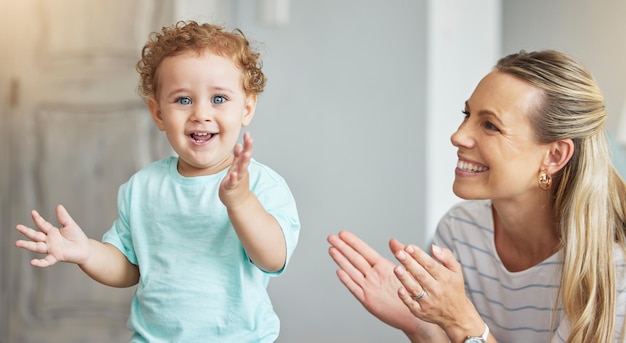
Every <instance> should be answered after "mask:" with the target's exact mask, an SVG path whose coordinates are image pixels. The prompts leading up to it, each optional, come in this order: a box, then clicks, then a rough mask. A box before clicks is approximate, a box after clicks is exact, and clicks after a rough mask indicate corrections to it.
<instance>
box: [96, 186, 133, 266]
mask: <svg viewBox="0 0 626 343" xmlns="http://www.w3.org/2000/svg"><path fill="white" fill-rule="evenodd" d="M129 189H130V184H129V183H125V184H123V185H122V186H120V188H119V190H118V193H117V211H118V218H117V219H116V220H115V221H114V222H113V226H112V227H111V228H110V229H109V231H107V232H106V233H105V234H104V235H103V237H102V242H103V243H109V244H111V245H113V246H114V247H116V248H117V249H118V250H119V251H121V252H122V254H124V256H126V258H127V259H128V261H129V262H130V263H132V264H135V265H137V264H138V262H137V256H136V255H135V250H134V249H133V244H132V235H131V231H130V225H129V220H128V213H129V211H130V206H129V204H130V190H129Z"/></svg>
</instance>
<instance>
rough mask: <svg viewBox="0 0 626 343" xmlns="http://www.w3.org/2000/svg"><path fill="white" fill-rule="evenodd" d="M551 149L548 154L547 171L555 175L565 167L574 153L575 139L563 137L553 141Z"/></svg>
mask: <svg viewBox="0 0 626 343" xmlns="http://www.w3.org/2000/svg"><path fill="white" fill-rule="evenodd" d="M549 149H550V150H548V152H547V156H546V172H547V173H548V174H549V175H553V174H556V173H557V172H558V171H560V170H561V169H563V167H565V165H567V162H569V160H570V159H571V158H572V156H573V155H574V141H572V140H571V139H562V140H560V141H556V142H553V143H551V144H550V145H549Z"/></svg>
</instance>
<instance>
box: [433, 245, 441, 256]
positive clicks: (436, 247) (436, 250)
mask: <svg viewBox="0 0 626 343" xmlns="http://www.w3.org/2000/svg"><path fill="white" fill-rule="evenodd" d="M440 252H441V248H440V247H439V246H438V245H434V244H433V253H435V254H439V253H440Z"/></svg>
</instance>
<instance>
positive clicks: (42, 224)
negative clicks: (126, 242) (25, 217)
mask: <svg viewBox="0 0 626 343" xmlns="http://www.w3.org/2000/svg"><path fill="white" fill-rule="evenodd" d="M56 212H57V218H58V220H59V223H60V224H61V225H62V227H61V228H60V229H59V228H56V227H54V226H53V225H52V224H50V223H49V222H48V221H46V220H45V219H44V218H43V217H42V216H41V215H40V214H39V213H38V212H37V211H32V217H33V221H34V222H35V225H37V228H39V230H40V231H37V230H35V229H32V228H30V227H27V226H24V225H21V224H20V225H17V227H16V229H17V231H19V232H21V233H22V234H23V235H24V236H26V237H28V238H29V239H30V241H29V240H18V241H17V242H15V245H16V246H17V247H19V248H22V249H25V250H29V251H32V252H37V253H40V254H45V255H46V256H45V257H44V258H41V259H33V260H32V261H31V262H30V263H31V265H33V266H35V267H49V266H52V265H54V264H56V263H57V262H68V263H75V264H77V265H78V266H79V267H80V268H81V269H82V270H83V271H84V272H85V273H86V274H87V275H89V276H90V277H91V278H92V279H94V280H96V281H98V282H100V283H102V284H105V285H108V286H113V287H130V286H132V285H134V284H136V283H137V281H138V280H139V269H138V268H137V266H135V265H133V264H131V263H130V262H128V260H127V259H126V257H125V256H124V255H123V254H122V253H121V252H120V251H119V250H118V249H117V248H115V247H114V246H112V245H110V244H105V243H101V242H98V241H95V240H93V239H89V238H88V237H87V235H85V233H84V232H83V230H82V229H81V228H80V227H79V226H78V225H77V224H76V222H74V219H72V217H71V216H70V215H69V213H68V212H67V210H66V209H65V208H64V207H63V206H61V205H59V206H57V209H56Z"/></svg>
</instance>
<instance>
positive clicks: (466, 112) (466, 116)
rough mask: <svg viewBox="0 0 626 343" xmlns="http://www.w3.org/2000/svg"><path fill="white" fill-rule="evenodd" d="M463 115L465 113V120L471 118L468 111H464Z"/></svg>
mask: <svg viewBox="0 0 626 343" xmlns="http://www.w3.org/2000/svg"><path fill="white" fill-rule="evenodd" d="M461 113H463V119H467V118H469V116H470V113H469V111H468V110H463V111H461Z"/></svg>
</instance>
